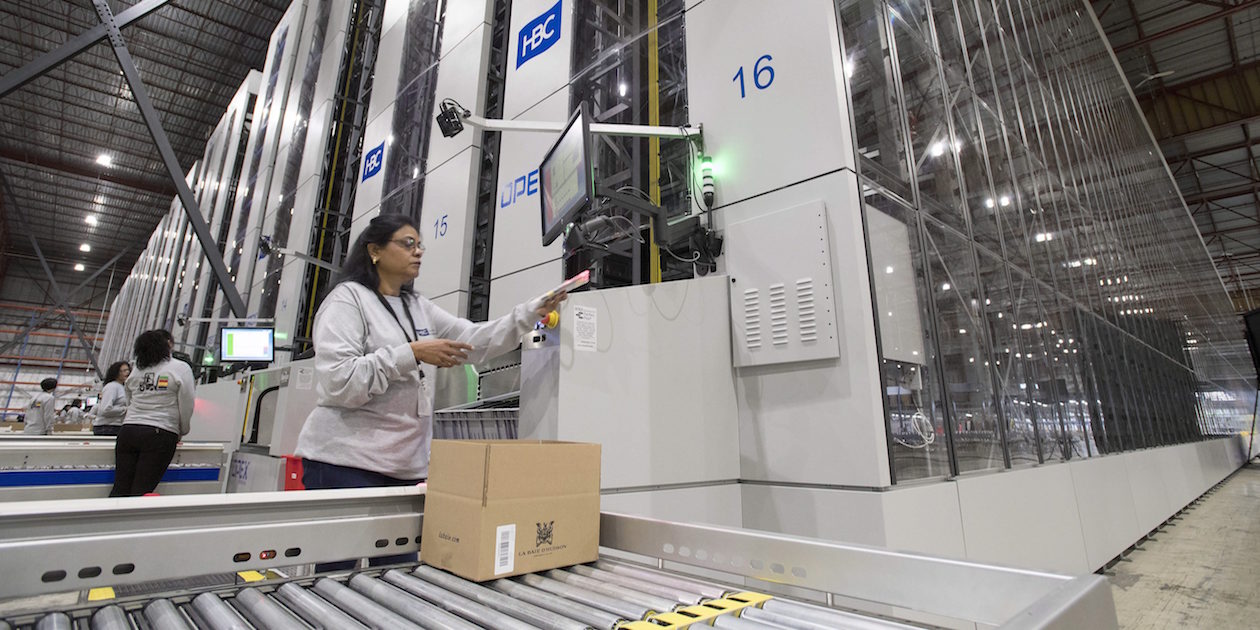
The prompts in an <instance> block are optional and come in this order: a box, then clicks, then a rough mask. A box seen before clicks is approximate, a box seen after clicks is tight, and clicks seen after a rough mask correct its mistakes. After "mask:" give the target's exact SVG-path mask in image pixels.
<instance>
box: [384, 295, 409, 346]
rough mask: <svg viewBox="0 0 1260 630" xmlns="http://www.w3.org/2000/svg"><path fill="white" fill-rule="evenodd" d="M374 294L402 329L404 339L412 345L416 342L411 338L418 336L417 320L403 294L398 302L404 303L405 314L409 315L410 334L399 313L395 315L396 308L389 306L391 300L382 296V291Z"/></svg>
mask: <svg viewBox="0 0 1260 630" xmlns="http://www.w3.org/2000/svg"><path fill="white" fill-rule="evenodd" d="M374 293H376V299H378V300H380V301H381V306H384V307H385V310H387V311H389V315H390V317H393V318H394V322H395V323H397V324H398V327H399V328H401V329H402V331H403V338H404V339H406V340H407V343H411V342H412V341H415V339H412V338H411V336H412V335H414V334H416V320H414V319H412V318H411V308H410V307H408V306H407V300H406V299H404V298H403V297H402V294H401V293H399V296H398V301H399V302H402V307H403V313H406V315H407V323H409V324H411V332H410V333H408V332H407V327H406V326H403V323H402V320H401V319H398V313H395V312H394V308H393V307H392V306H390V305H389V300H386V299H385V296H384V295H381V292H380V291H374Z"/></svg>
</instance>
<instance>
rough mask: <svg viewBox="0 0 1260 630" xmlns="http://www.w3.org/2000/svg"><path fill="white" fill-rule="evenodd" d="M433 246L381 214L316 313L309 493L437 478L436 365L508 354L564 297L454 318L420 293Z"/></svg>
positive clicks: (306, 435)
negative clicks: (484, 317)
mask: <svg viewBox="0 0 1260 630" xmlns="http://www.w3.org/2000/svg"><path fill="white" fill-rule="evenodd" d="M423 254H424V245H423V243H421V241H420V233H419V231H418V230H417V226H416V223H415V222H414V221H413V220H412V219H411V218H410V217H409V216H406V215H402V214H386V215H381V216H378V217H376V218H375V219H372V220H371V221H370V222H369V223H368V225H367V227H366V228H365V229H364V230H363V233H362V234H360V235H359V237H358V238H357V239H356V240H355V243H354V246H353V247H351V249H350V251H349V253H348V255H347V256H346V261H345V264H344V266H343V267H342V270H341V275H340V278H339V283H338V284H337V285H336V286H335V287H334V288H333V289H332V291H330V292H329V293H328V296H327V297H325V298H324V301H323V303H322V304H320V307H319V311H318V312H317V313H316V316H315V329H314V335H313V337H314V343H315V382H316V390H317V392H316V393H317V395H318V406H317V407H315V409H314V410H313V411H312V412H311V414H310V416H308V417H307V419H306V424H305V425H303V427H302V432H301V434H300V435H299V437H298V444H297V448H296V449H295V450H296V454H297V455H298V456H300V457H302V459H303V476H302V481H303V484H304V485H305V486H306V487H307V488H308V489H317V488H357V487H370V486H386V485H407V484H414V483H418V482H420V481H424V480H425V479H426V478H427V477H428V476H429V442H430V440H431V439H432V437H433V424H432V415H433V395H432V391H431V388H430V386H429V383H430V382H431V381H432V380H433V378H434V374H433V370H434V369H435V368H438V367H452V366H456V365H460V364H462V363H466V362H469V361H471V362H474V363H476V362H480V361H483V360H485V359H488V358H491V357H494V356H497V355H499V354H503V353H505V352H508V351H510V350H512V349H514V348H516V346H518V345H519V344H520V338H521V336H522V335H524V334H525V333H526V332H528V331H529V330H531V329H532V328H533V326H534V324H535V323H536V322H538V320H539V319H540V318H541V317H543V316H545V315H546V314H547V313H548V312H550V311H551V310H552V309H554V308H555V307H556V305H558V304H559V303H560V302H561V301H563V300H564V297H565V296H564V295H563V294H561V295H557V296H555V297H554V298H552V299H550V300H548V301H545V302H544V301H543V300H542V299H535V300H532V301H531V302H529V303H526V304H520V305H518V306H516V307H515V308H514V309H512V312H511V313H508V314H507V315H504V316H503V317H500V318H498V319H495V320H493V321H488V322H484V323H473V322H471V321H468V320H466V319H462V318H459V317H455V316H453V315H451V314H449V313H447V312H446V311H443V310H442V309H440V308H438V307H437V306H435V305H434V304H433V303H432V302H430V301H429V300H428V299H426V298H424V297H421V296H420V295H417V294H416V293H415V291H414V290H413V289H412V287H411V284H412V281H413V280H415V278H416V276H417V275H419V273H420V259H421V257H422V256H423Z"/></svg>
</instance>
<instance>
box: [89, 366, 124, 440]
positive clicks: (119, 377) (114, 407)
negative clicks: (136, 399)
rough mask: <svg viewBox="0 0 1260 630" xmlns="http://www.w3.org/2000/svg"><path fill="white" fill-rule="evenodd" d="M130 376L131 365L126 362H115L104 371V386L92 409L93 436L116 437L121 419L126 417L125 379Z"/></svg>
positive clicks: (120, 426)
mask: <svg viewBox="0 0 1260 630" xmlns="http://www.w3.org/2000/svg"><path fill="white" fill-rule="evenodd" d="M128 376H131V364H130V363H127V362H126V361H115V362H114V363H113V364H112V365H110V366H109V369H108V370H105V386H104V387H102V388H101V399H100V402H98V403H97V404H96V407H95V409H94V411H95V413H96V419H95V420H93V421H92V433H93V434H94V435H118V430H119V429H121V428H122V423H123V418H125V417H127V388H126V385H125V384H126V382H127V377H128Z"/></svg>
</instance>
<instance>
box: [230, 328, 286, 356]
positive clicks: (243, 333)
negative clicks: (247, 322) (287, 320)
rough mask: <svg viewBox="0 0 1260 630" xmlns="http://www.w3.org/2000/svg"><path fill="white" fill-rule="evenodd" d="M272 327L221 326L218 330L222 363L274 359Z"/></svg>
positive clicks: (274, 339)
mask: <svg viewBox="0 0 1260 630" xmlns="http://www.w3.org/2000/svg"><path fill="white" fill-rule="evenodd" d="M275 333H276V331H275V329H274V328H223V329H222V330H220V331H219V359H220V360H221V361H222V362H223V363H242V362H250V363H263V362H268V363H269V362H271V361H274V360H275V354H276V335H275Z"/></svg>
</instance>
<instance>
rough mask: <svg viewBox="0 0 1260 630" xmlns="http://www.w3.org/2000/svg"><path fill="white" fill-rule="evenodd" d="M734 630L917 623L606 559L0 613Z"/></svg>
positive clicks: (160, 623) (502, 628)
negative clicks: (465, 575) (472, 576)
mask: <svg viewBox="0 0 1260 630" xmlns="http://www.w3.org/2000/svg"><path fill="white" fill-rule="evenodd" d="M6 621H7V622H9V623H10V624H12V625H13V627H14V628H16V629H18V630H21V629H24V628H28V627H29V628H34V629H36V630H44V629H53V628H65V629H67V630H69V629H71V628H90V629H92V630H129V629H131V628H141V629H146V628H151V629H153V630H168V629H171V630H185V629H190V628H206V629H212V630H227V629H231V630H237V629H251V628H265V629H267V630H304V629H308V628H389V629H424V630H474V629H476V628H494V629H496V630H529V629H531V628H542V629H545V630H587V629H592V628H593V629H597V630H613V629H616V628H623V629H626V630H638V629H640V628H643V629H647V628H653V629H660V628H687V627H696V628H700V627H716V628H730V629H733V630H785V629H787V630H816V629H821V628H853V629H857V630H876V629H880V630H883V629H889V628H910V627H912V626H907V625H904V624H902V623H897V622H892V621H886V620H883V619H877V618H874V617H866V616H862V615H858V614H853V613H847V612H842V611H838V610H835V609H831V608H824V607H822V606H816V605H812V604H806V603H802V602H796V601H789V600H786V599H783V598H777V597H770V596H765V595H759V594H756V593H747V592H741V591H740V590H739V589H736V588H732V587H728V586H725V585H721V584H716V583H712V582H707V581H702V580H697V579H695V578H692V577H687V576H683V575H680V574H675V573H670V572H666V571H662V570H658V569H654V568H648V567H644V566H639V565H634V564H629V563H626V562H622V561H618V560H611V559H603V560H599V561H598V562H595V563H592V564H589V565H579V566H574V567H568V568H564V569H556V570H553V571H547V572H544V573H540V574H530V575H522V576H518V577H514V578H509V579H500V580H492V581H489V582H485V583H481V584H477V583H474V582H470V581H467V580H464V579H462V578H459V577H456V576H454V575H452V574H450V573H446V572H444V571H441V570H438V569H435V568H433V567H429V566H423V565H419V566H410V567H404V568H398V569H389V570H386V571H384V572H380V571H379V570H372V571H365V572H360V573H355V574H351V575H348V576H346V575H334V576H331V577H330V576H316V577H314V578H306V579H299V580H293V581H287V582H284V583H282V584H280V585H279V586H274V585H271V584H268V583H266V582H255V583H254V584H252V585H250V586H245V587H241V588H238V589H235V590H214V591H207V592H203V593H200V594H197V595H191V594H189V593H188V592H187V591H180V592H176V593H172V594H170V595H168V596H157V597H155V598H152V599H148V600H131V601H122V602H120V603H113V604H108V605H105V606H102V607H98V608H93V609H83V610H75V611H69V612H53V613H48V614H43V615H40V616H34V617H31V618H19V619H8V620H0V630H8V628H9V626H8V625H6Z"/></svg>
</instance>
